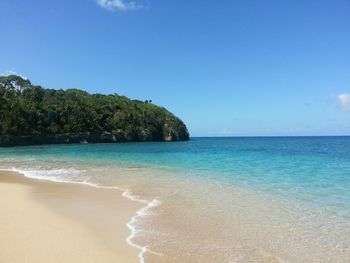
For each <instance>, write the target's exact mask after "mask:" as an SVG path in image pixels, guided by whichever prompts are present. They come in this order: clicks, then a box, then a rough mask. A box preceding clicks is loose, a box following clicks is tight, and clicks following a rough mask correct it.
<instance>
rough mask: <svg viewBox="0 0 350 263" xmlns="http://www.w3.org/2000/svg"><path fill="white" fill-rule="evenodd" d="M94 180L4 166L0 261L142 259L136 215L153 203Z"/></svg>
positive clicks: (125, 262)
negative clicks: (29, 173) (52, 177)
mask: <svg viewBox="0 0 350 263" xmlns="http://www.w3.org/2000/svg"><path fill="white" fill-rule="evenodd" d="M91 186H92V185H91ZM91 186H90V187H88V185H83V184H71V183H63V182H52V181H43V180H37V179H30V178H27V177H25V176H24V175H22V174H20V173H17V172H7V171H6V172H5V171H0V192H1V195H2V199H1V201H0V207H1V209H2V213H1V215H0V222H1V224H0V244H1V246H2V247H3V248H6V249H3V251H2V252H1V251H0V262H4V263H6V262H28V263H31V262H33V263H34V262H35V263H37V262H120V263H132V262H144V259H143V254H144V253H145V252H146V251H147V248H145V247H141V246H138V245H136V244H134V243H132V241H131V239H132V238H133V236H134V235H135V233H136V229H135V227H134V226H133V221H135V220H137V217H139V216H143V213H144V211H145V210H147V209H148V207H149V206H152V205H154V204H153V203H152V202H150V203H147V201H143V200H137V199H136V198H134V197H133V196H131V195H130V193H128V192H123V193H122V192H121V190H119V189H117V188H113V189H106V188H98V187H91ZM116 190H119V191H120V192H119V191H118V192H117V191H116ZM127 198H128V199H130V200H128V199H127ZM132 198H133V199H134V200H133V199H132ZM135 201H138V202H135ZM145 205H146V206H145ZM23 218H24V219H25V223H24V224H23ZM130 231H131V233H130ZM33 237H34V238H33ZM42 248H50V249H49V251H46V250H47V249H44V250H45V253H43V249H42ZM5 251H6V252H5Z"/></svg>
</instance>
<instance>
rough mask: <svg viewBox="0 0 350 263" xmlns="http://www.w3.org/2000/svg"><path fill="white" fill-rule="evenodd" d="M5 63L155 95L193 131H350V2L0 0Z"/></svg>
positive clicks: (101, 87)
mask: <svg viewBox="0 0 350 263" xmlns="http://www.w3.org/2000/svg"><path fill="white" fill-rule="evenodd" d="M0 10H1V15H0V28H1V34H0V73H1V74H8V73H9V72H16V73H18V74H21V75H24V76H26V77H28V78H29V79H31V81H32V82H33V83H35V84H40V85H42V86H44V87H49V88H81V89H84V90H87V91H89V92H99V93H118V94H122V95H126V96H129V97H131V98H137V99H142V100H145V99H152V100H153V102H154V103H156V104H159V105H162V106H165V107H166V108H168V109H169V110H171V111H172V112H174V113H175V114H176V115H178V116H179V117H181V118H182V119H183V120H184V121H185V122H186V124H187V126H188V128H189V130H190V133H191V135H192V136H241V135H244V136H252V135H339V134H341V135H350V1H349V0H335V1H328V0H327V1H326V0H317V1H313V0H308V1H304V0H290V1H280V0H278V1H277V0H276V1H273V0H266V1H261V0H257V1H254V0H246V1H243V0H240V1H238V0H237V1H235V0H227V1H226V0H219V1H209V0H202V1H194V0H176V1H175V0H174V1H164V0H142V1H137V0H135V1H126V0H74V1H72V0H59V1H58V0H56V1H47V0H0Z"/></svg>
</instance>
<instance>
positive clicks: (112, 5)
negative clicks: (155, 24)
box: [96, 0, 143, 11]
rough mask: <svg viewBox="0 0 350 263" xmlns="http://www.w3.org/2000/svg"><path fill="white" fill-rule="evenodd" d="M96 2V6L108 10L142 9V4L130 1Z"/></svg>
mask: <svg viewBox="0 0 350 263" xmlns="http://www.w3.org/2000/svg"><path fill="white" fill-rule="evenodd" d="M96 1H97V4H98V5H100V6H102V7H103V8H106V9H109V10H122V11H126V10H135V9H139V8H142V7H143V5H142V4H140V3H138V2H137V1H132V0H96Z"/></svg>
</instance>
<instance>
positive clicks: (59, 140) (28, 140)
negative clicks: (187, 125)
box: [0, 130, 189, 147]
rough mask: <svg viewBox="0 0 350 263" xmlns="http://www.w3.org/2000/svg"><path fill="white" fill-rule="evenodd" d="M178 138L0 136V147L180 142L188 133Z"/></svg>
mask: <svg viewBox="0 0 350 263" xmlns="http://www.w3.org/2000/svg"><path fill="white" fill-rule="evenodd" d="M182 136H183V137H180V135H179V134H178V133H173V134H170V135H169V136H168V137H165V138H164V139H161V140H157V139H155V138H154V137H153V135H152V133H151V132H150V131H147V130H144V131H141V132H140V134H138V136H137V137H135V138H134V137H124V136H123V135H122V133H120V134H112V133H110V132H103V133H101V134H92V133H89V132H87V133H79V134H70V133H66V134H57V135H26V136H16V135H1V136H0V146H5V147H6V146H7V147H8V146H20V145H21V146H26V145H42V144H73V143H80V144H85V143H117V142H132V141H182V140H188V139H189V137H188V133H187V134H186V133H185V134H183V135H182ZM186 136H187V137H186Z"/></svg>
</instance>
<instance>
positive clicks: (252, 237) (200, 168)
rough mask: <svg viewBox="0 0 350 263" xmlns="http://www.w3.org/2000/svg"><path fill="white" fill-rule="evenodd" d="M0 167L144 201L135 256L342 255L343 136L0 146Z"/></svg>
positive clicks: (347, 153) (347, 228) (345, 250)
mask: <svg viewBox="0 0 350 263" xmlns="http://www.w3.org/2000/svg"><path fill="white" fill-rule="evenodd" d="M0 169H2V170H12V171H17V172H20V173H22V174H24V175H25V176H27V177H30V178H36V179H40V180H51V181H57V182H69V183H82V184H87V185H90V186H93V187H106V188H115V189H116V190H119V191H120V193H121V194H123V195H124V196H125V197H126V198H129V199H131V200H134V201H137V202H143V203H145V207H144V208H143V209H142V210H140V211H138V213H137V214H136V215H135V216H134V217H133V218H132V219H131V220H130V222H129V223H128V227H129V228H130V231H131V235H130V236H129V238H128V239H127V240H126V241H127V242H128V243H129V244H130V245H133V246H137V247H138V248H139V249H140V253H141V255H140V261H141V262H203V263H214V262H215V263H224V262H227V263H233V262H350V238H349V237H350V137H241V138H239V137H232V138H231V137H224V138H223V137H220V138H191V140H190V141H184V142H171V143H168V142H147V143H141V142H138V143H120V144H80V145H44V146H28V147H13V148H0Z"/></svg>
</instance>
